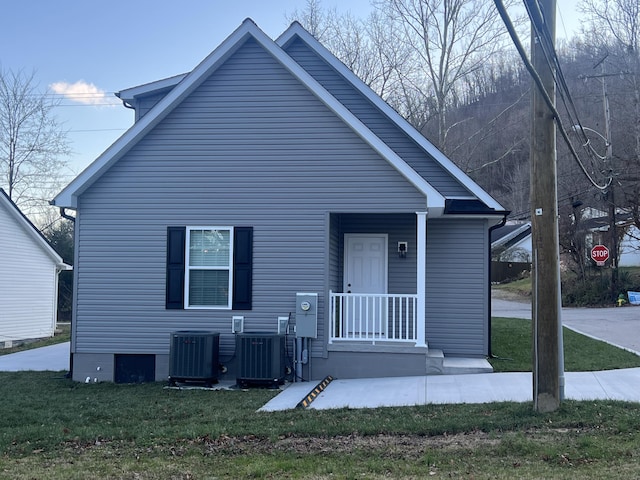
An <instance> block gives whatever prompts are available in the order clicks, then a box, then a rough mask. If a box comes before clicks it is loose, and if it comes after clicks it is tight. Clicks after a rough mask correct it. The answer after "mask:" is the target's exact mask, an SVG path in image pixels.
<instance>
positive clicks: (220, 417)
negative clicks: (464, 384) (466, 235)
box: [0, 372, 640, 480]
mask: <svg viewBox="0 0 640 480" xmlns="http://www.w3.org/2000/svg"><path fill="white" fill-rule="evenodd" d="M0 381H1V382H2V385H4V388H3V399H2V402H1V403H0V478H11V479H14V480H21V479H49V480H56V479H65V480H67V479H82V480H87V479H89V480H90V479H140V480H148V479H184V480H186V479H190V480H197V479H216V478H233V479H238V478H264V479H276V478H277V479H280V478H299V479H302V478H304V479H307V478H311V479H329V478H331V479H360V478H367V479H369V478H374V479H375V478H413V479H418V478H447V479H448V478H492V479H511V478H576V479H578V478H580V479H582V478H638V477H639V476H640V454H639V453H638V452H640V406H639V405H638V404H630V403H620V402H575V401H565V402H564V403H563V404H562V406H561V408H560V409H559V411H557V412H555V413H552V414H538V413H535V412H534V410H533V408H532V404H531V403H530V402H529V403H501V404H484V405H425V406H416V407H404V408H378V409H363V410H349V409H340V410H325V411H314V410H300V409H298V410H290V411H285V412H271V413H258V412H256V410H257V409H258V408H259V407H261V406H262V405H264V404H265V403H266V402H267V401H268V400H269V399H270V398H272V397H273V396H274V395H275V393H274V392H273V391H271V390H260V389H254V390H250V391H202V390H186V391H178V390H169V389H165V388H163V387H164V384H162V383H152V384H145V385H116V384H111V383H102V384H100V383H99V384H83V383H74V382H72V381H70V380H68V379H65V378H63V375H62V373H60V374H56V373H52V372H16V373H0Z"/></svg>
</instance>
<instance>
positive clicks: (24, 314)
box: [0, 189, 72, 348]
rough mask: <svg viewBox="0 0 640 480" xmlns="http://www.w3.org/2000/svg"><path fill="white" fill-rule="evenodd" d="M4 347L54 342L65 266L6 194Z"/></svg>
mask: <svg viewBox="0 0 640 480" xmlns="http://www.w3.org/2000/svg"><path fill="white" fill-rule="evenodd" d="M0 264H1V265H2V272H0V348H2V347H10V346H12V344H13V342H15V341H20V340H26V339H31V338H44V337H52V336H53V334H54V332H55V328H56V320H57V310H58V274H59V273H60V272H61V271H63V270H71V269H72V267H71V266H70V265H67V264H66V263H64V262H63V261H62V258H61V257H60V256H59V255H58V254H57V253H56V252H55V250H54V249H53V247H51V245H50V244H49V242H47V240H46V239H45V238H44V237H43V236H42V234H41V233H40V232H39V231H38V229H37V228H36V227H35V226H34V225H33V224H32V223H31V222H30V221H29V220H28V219H27V217H25V216H24V215H23V214H22V212H21V211H20V209H19V208H18V207H17V206H16V204H15V203H13V202H12V201H11V200H10V199H9V197H8V195H7V194H6V193H5V192H4V190H2V189H0Z"/></svg>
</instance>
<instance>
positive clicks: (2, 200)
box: [0, 188, 73, 270]
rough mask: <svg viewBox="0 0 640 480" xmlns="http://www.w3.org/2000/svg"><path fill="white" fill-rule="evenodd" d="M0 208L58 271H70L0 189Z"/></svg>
mask: <svg viewBox="0 0 640 480" xmlns="http://www.w3.org/2000/svg"><path fill="white" fill-rule="evenodd" d="M0 207H2V208H4V209H5V211H6V212H7V213H8V214H9V216H10V217H12V218H13V219H14V220H15V222H16V224H17V225H18V226H19V228H22V229H23V230H24V231H25V232H26V234H27V235H29V236H30V237H31V238H32V239H33V241H34V243H35V244H36V245H38V246H39V247H40V248H41V249H42V250H43V251H44V252H45V253H46V254H47V255H48V256H49V257H51V260H52V261H53V262H54V263H55V265H56V267H57V268H58V269H60V270H71V269H72V268H73V267H71V265H67V264H66V263H64V261H63V260H62V257H60V255H58V253H57V252H56V251H55V250H54V249H53V247H52V246H51V244H50V243H49V241H48V240H47V239H46V238H45V237H44V235H42V233H40V230H38V229H37V228H36V226H35V225H34V224H33V223H31V221H30V220H29V219H28V218H27V217H26V216H25V215H24V214H23V213H22V212H21V211H20V209H19V208H18V206H17V205H16V204H15V203H13V201H12V200H11V199H10V198H9V195H7V194H6V192H5V191H4V190H3V189H2V188H0Z"/></svg>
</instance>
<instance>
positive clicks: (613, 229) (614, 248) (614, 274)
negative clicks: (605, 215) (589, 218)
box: [600, 57, 618, 301]
mask: <svg viewBox="0 0 640 480" xmlns="http://www.w3.org/2000/svg"><path fill="white" fill-rule="evenodd" d="M605 59H606V57H605V58H603V59H602V62H601V63H600V66H601V68H602V104H603V106H604V135H605V142H606V144H607V153H606V160H607V168H609V175H613V174H614V171H613V152H612V146H611V112H610V111H609V97H608V96H607V80H606V76H607V73H606V72H605V68H604V60H605ZM614 188H615V185H614V182H613V179H612V181H611V185H609V190H608V191H607V200H608V202H609V234H610V236H611V237H610V239H611V240H610V241H611V297H612V299H613V300H614V301H615V299H616V298H617V297H618V229H617V226H616V198H615V195H614Z"/></svg>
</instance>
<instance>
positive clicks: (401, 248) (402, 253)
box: [398, 242, 408, 258]
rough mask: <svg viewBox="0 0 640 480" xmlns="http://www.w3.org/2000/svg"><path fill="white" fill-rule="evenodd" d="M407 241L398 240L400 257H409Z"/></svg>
mask: <svg viewBox="0 0 640 480" xmlns="http://www.w3.org/2000/svg"><path fill="white" fill-rule="evenodd" d="M407 245H408V243H407V242H398V256H399V257H400V258H406V257H407Z"/></svg>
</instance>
